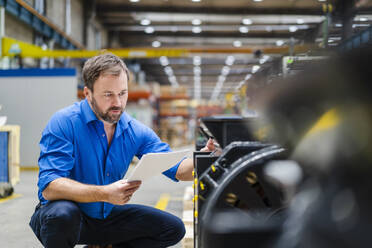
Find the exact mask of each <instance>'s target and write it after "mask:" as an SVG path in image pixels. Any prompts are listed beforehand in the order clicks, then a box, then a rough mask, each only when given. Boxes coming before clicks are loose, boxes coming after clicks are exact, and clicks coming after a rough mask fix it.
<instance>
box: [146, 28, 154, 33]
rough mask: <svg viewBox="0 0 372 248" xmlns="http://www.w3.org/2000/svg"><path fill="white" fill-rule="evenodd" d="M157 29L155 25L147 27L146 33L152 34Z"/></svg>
mask: <svg viewBox="0 0 372 248" xmlns="http://www.w3.org/2000/svg"><path fill="white" fill-rule="evenodd" d="M154 31H155V29H154V28H153V27H147V28H145V33H146V34H152V33H154Z"/></svg>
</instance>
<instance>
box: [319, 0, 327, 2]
mask: <svg viewBox="0 0 372 248" xmlns="http://www.w3.org/2000/svg"><path fill="white" fill-rule="evenodd" d="M325 1H327V0H318V2H325Z"/></svg>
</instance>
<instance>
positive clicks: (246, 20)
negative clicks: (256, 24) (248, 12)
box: [242, 18, 252, 25]
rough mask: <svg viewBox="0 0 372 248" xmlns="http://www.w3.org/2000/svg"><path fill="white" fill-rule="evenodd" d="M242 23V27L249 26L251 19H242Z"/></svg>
mask: <svg viewBox="0 0 372 248" xmlns="http://www.w3.org/2000/svg"><path fill="white" fill-rule="evenodd" d="M242 23H243V24H244V25H251V24H252V20H251V19H248V18H244V19H243V20H242Z"/></svg>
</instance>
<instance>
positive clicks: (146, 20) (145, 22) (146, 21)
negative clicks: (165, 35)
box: [141, 18, 151, 26]
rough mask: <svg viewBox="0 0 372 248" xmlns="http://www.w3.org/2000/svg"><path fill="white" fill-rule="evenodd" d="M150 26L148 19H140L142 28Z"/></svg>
mask: <svg viewBox="0 0 372 248" xmlns="http://www.w3.org/2000/svg"><path fill="white" fill-rule="evenodd" d="M150 24H151V21H150V20H149V19H146V18H145V19H142V20H141V25H143V26H147V25H150Z"/></svg>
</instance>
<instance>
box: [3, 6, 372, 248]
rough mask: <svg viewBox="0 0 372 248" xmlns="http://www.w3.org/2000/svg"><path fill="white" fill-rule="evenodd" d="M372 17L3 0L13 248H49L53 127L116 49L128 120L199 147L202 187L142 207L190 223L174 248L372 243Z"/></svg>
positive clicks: (7, 232)
mask: <svg viewBox="0 0 372 248" xmlns="http://www.w3.org/2000/svg"><path fill="white" fill-rule="evenodd" d="M371 23H372V0H229V1H223V0H90V1H88V0H53V1H52V0H0V47H1V50H0V216H1V218H0V240H1V241H2V243H3V244H4V247H10V248H11V247H14V248H18V247H33V248H34V247H35V248H36V247H43V245H42V244H41V243H40V241H39V240H38V239H37V237H36V236H35V235H34V234H33V232H32V230H31V228H30V227H29V221H30V218H31V216H32V214H33V212H34V210H35V206H36V205H37V204H38V202H39V199H38V195H37V192H38V187H37V181H38V172H39V166H38V159H39V155H40V147H39V142H40V139H41V136H42V132H43V130H44V128H45V126H46V125H47V123H48V121H49V120H50V118H51V117H52V116H53V114H54V113H56V112H57V111H58V110H60V109H62V108H65V107H67V106H69V105H72V104H74V103H75V102H78V101H83V100H84V98H85V94H84V86H85V82H84V80H83V75H82V69H83V66H84V63H85V62H86V61H87V60H88V59H89V58H91V57H94V56H96V55H99V54H104V53H113V54H115V55H117V56H118V57H120V58H121V59H122V60H123V61H124V62H125V64H126V65H127V67H128V69H129V73H130V75H129V81H128V101H127V104H126V107H125V112H126V113H127V114H129V115H130V116H131V117H133V118H135V119H137V120H139V121H140V122H141V123H143V124H145V125H146V126H148V127H150V128H151V129H152V130H153V131H154V132H155V133H156V134H157V135H158V136H159V138H160V139H161V140H162V141H164V142H166V143H167V144H169V145H170V147H171V148H172V149H173V150H175V151H180V150H185V149H187V150H190V151H193V152H191V153H190V154H191V155H190V157H191V158H192V160H193V163H194V171H193V177H194V179H193V181H189V182H178V183H174V182H172V181H171V180H168V179H167V178H165V177H164V176H162V175H160V174H159V175H155V176H153V177H152V178H151V179H149V180H147V181H146V182H143V185H142V186H141V188H140V190H138V191H137V192H136V193H135V194H134V195H133V198H132V199H131V201H130V203H135V204H143V205H148V206H152V207H155V208H158V209H161V210H164V211H167V212H170V213H172V214H174V215H176V216H178V217H179V218H180V219H182V220H183V223H184V225H185V228H186V234H185V236H184V238H183V239H182V241H180V242H179V243H178V244H175V245H174V246H172V247H174V248H181V247H182V248H191V247H195V248H211V247H213V248H219V247H247V246H248V244H252V247H277V248H284V247H293V248H295V247H336V246H337V247H367V246H369V244H370V243H371V241H372V240H371V237H370V235H369V231H368V230H370V228H371V223H372V216H371V212H370V207H371V205H372V202H371V201H370V200H368V198H369V197H368V192H370V190H371V188H372V185H371V182H370V180H369V177H370V176H371V175H372V170H371V169H372V164H371V163H372V156H371V151H372V150H371V148H372V147H371V146H372V144H371V139H372V128H371V126H372V125H371V124H372V113H371V99H372V97H371V91H370V90H369V82H370V76H369V73H368V72H369V66H370V64H371V62H372V49H371V44H372V28H371V26H370V24H371ZM209 138H213V140H214V143H215V150H214V151H212V152H201V151H200V149H201V148H203V147H204V146H205V145H206V144H207V142H208V139H209ZM137 162H138V159H136V158H135V159H134V160H133V161H132V163H131V166H130V168H129V171H128V172H127V174H129V173H130V171H131V170H134V169H135V168H136V164H137ZM243 244H244V245H243ZM85 245H89V244H80V245H77V246H76V247H88V246H85ZM89 247H92V246H89ZM97 247H98V246H97ZM101 247H103V246H101ZM105 247H112V246H105Z"/></svg>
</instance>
